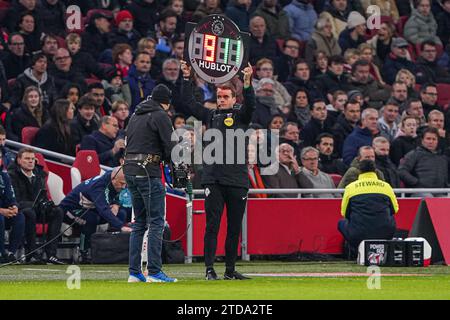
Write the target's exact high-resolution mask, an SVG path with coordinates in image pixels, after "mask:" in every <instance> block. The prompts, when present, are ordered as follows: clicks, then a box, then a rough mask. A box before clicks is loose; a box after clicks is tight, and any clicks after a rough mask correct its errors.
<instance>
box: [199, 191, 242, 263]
mask: <svg viewBox="0 0 450 320" xmlns="http://www.w3.org/2000/svg"><path fill="white" fill-rule="evenodd" d="M247 193H248V189H247V188H242V187H232V186H224V185H220V184H209V185H205V195H206V199H205V211H206V232H205V247H204V254H205V266H206V267H207V268H208V267H211V268H212V267H213V265H214V259H215V256H216V248H217V234H218V232H219V228H220V220H221V218H222V212H223V209H224V205H226V208H227V238H226V242H225V266H226V270H227V271H234V266H235V263H236V259H237V252H238V243H239V235H240V233H241V227H242V218H243V216H244V212H245V207H246V205H247Z"/></svg>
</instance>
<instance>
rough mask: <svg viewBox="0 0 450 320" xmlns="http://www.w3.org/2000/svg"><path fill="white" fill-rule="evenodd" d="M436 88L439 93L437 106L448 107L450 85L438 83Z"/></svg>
mask: <svg viewBox="0 0 450 320" xmlns="http://www.w3.org/2000/svg"><path fill="white" fill-rule="evenodd" d="M436 86H437V92H438V101H437V104H438V105H440V106H445V105H448V104H449V103H450V84H448V83H438V84H436Z"/></svg>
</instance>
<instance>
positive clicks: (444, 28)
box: [436, 0, 450, 46]
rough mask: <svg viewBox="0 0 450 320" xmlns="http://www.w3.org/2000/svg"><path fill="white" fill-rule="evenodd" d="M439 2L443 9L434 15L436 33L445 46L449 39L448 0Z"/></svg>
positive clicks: (449, 14) (449, 9)
mask: <svg viewBox="0 0 450 320" xmlns="http://www.w3.org/2000/svg"><path fill="white" fill-rule="evenodd" d="M441 3H442V9H443V11H442V12H440V13H439V14H438V15H437V16H436V22H437V25H438V30H437V35H438V37H439V38H440V39H441V42H442V43H443V44H444V46H445V45H446V44H448V43H449V40H450V38H449V37H450V0H442V1H441Z"/></svg>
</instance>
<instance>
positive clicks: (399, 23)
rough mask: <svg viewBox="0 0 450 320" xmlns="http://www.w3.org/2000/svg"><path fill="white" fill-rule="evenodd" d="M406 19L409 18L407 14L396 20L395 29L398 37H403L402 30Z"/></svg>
mask: <svg viewBox="0 0 450 320" xmlns="http://www.w3.org/2000/svg"><path fill="white" fill-rule="evenodd" d="M408 19H409V16H402V17H400V19H398V21H397V24H396V26H395V27H396V29H397V34H398V35H399V36H400V37H403V30H404V29H405V24H406V21H408Z"/></svg>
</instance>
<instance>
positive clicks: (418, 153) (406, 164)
mask: <svg viewBox="0 0 450 320" xmlns="http://www.w3.org/2000/svg"><path fill="white" fill-rule="evenodd" d="M438 141H439V132H438V130H437V129H436V128H432V127H428V128H426V129H425V130H424V131H423V135H422V145H421V146H419V147H417V148H416V149H415V150H413V151H410V152H408V153H407V154H406V156H405V158H404V161H403V162H401V163H400V166H399V168H398V170H399V174H400V178H401V180H402V181H403V182H404V183H405V185H406V187H409V188H447V187H448V160H447V158H446V157H445V156H444V155H442V154H441V152H440V151H439V150H438ZM440 195H441V194H434V196H440ZM415 196H421V197H432V196H433V194H430V193H418V194H415Z"/></svg>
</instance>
